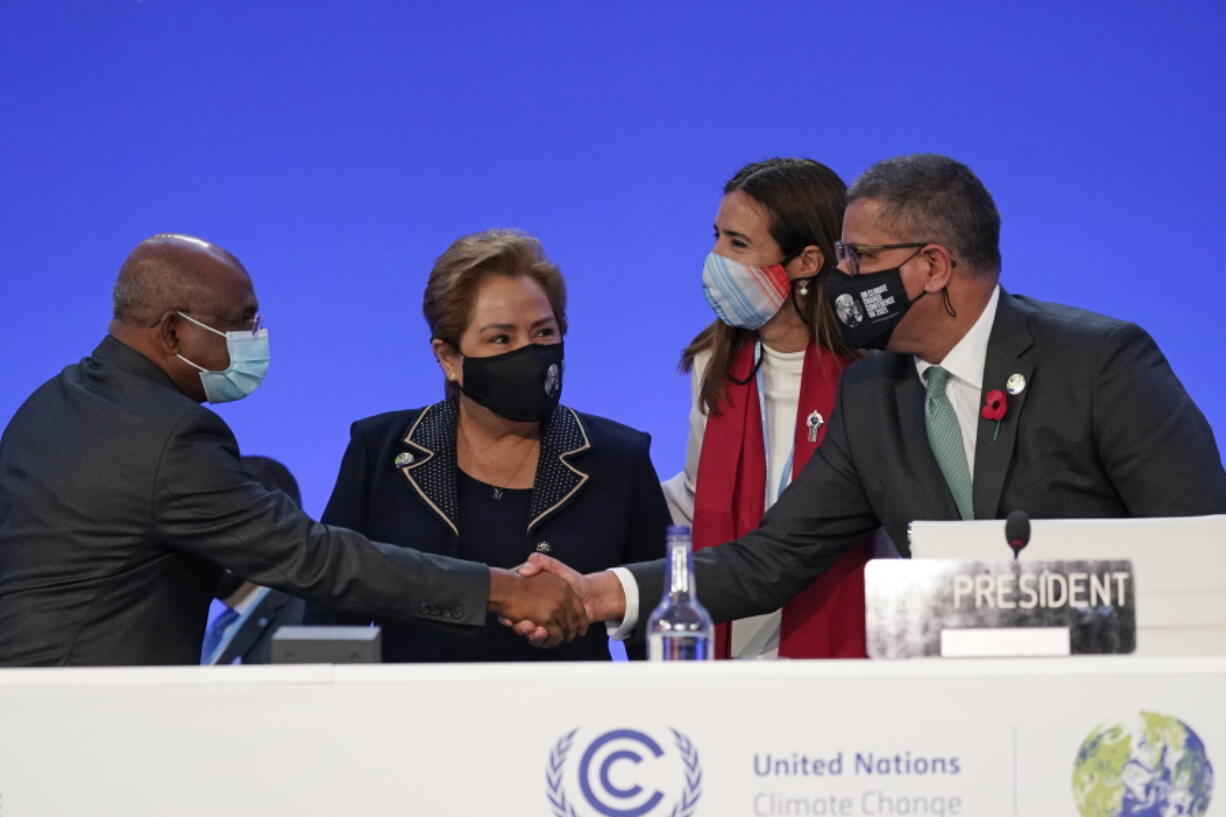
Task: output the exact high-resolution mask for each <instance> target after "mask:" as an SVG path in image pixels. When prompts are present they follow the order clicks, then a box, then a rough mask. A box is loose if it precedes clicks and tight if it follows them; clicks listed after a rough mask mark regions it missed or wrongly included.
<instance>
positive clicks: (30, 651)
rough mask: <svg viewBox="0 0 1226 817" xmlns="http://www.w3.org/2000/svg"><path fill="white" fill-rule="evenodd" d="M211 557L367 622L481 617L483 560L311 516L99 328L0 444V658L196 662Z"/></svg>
mask: <svg viewBox="0 0 1226 817" xmlns="http://www.w3.org/2000/svg"><path fill="white" fill-rule="evenodd" d="M218 565H220V566H224V567H228V568H230V569H231V570H233V571H234V572H235V573H237V574H239V575H240V576H244V577H246V578H249V579H250V580H252V581H254V582H257V583H259V584H263V585H269V586H272V587H277V588H280V589H282V590H286V591H289V592H291V593H295V594H297V595H300V596H302V597H304V598H307V599H310V600H312V601H315V602H318V603H320V604H330V605H333V606H339V607H342V608H345V609H349V610H351V611H353V612H355V613H360V614H362V615H365V616H368V617H369V618H395V619H403V620H423V621H431V622H434V623H436V624H439V625H440V626H443V625H446V626H450V627H455V628H457V629H468V628H469V627H475V626H479V625H483V624H484V623H485V620H486V606H487V602H488V595H489V573H488V570H487V569H486V568H485V567H484V566H482V565H478V564H474V563H471V562H462V561H458V560H456V559H449V558H446V557H442V556H434V555H428V554H422V553H418V552H417V551H414V550H411V549H408V548H404V547H392V546H389V545H382V544H377V543H372V542H370V541H368V540H367V539H366V538H365V537H363V536H360V535H358V534H356V533H354V532H352V531H349V530H346V529H344V528H335V527H329V526H326V525H321V524H319V523H317V522H314V521H312V520H311V519H310V518H309V517H307V516H306V515H305V514H304V513H303V512H302V511H301V510H300V509H299V508H298V507H297V506H296V505H295V504H294V503H293V501H292V500H290V499H289V498H288V497H286V496H285V494H283V493H281V492H280V491H269V490H267V489H265V488H263V487H262V486H261V485H259V483H257V482H254V481H253V480H251V479H250V478H249V477H248V476H247V475H246V474H245V473H244V471H243V468H242V465H241V464H240V463H239V458H238V446H237V444H236V443H235V440H234V437H233V435H232V434H231V433H230V430H229V428H227V426H226V424H225V423H224V422H223V421H222V420H221V418H219V417H218V416H217V415H216V414H214V413H213V412H211V411H209V410H208V409H206V408H204V407H203V406H201V405H199V404H198V403H196V402H195V401H193V400H192V399H191V398H189V397H187V396H185V395H184V394H182V393H181V392H179V391H178V389H177V388H175V386H174V384H173V383H172V382H171V381H170V379H169V378H167V377H166V375H165V374H164V373H163V372H162V371H161V370H160V369H158V368H157V367H156V366H154V365H153V364H152V363H151V362H150V361H149V360H147V359H146V358H145V357H144V356H142V355H140V354H139V353H137V352H136V351H134V350H133V349H130V348H129V347H127V346H125V345H123V344H122V343H120V342H119V341H117V340H115V339H114V338H111V337H108V338H106V339H105V340H103V342H102V343H101V344H100V345H99V346H98V348H97V349H95V350H94V352H93V354H92V355H91V356H90V357H87V358H85V359H84V360H82V361H81V362H80V363H78V364H75V365H72V366H69V367H68V368H66V369H65V370H64V371H63V372H62V373H61V374H60V375H59V376H57V377H55V378H53V379H51V380H50V381H48V382H47V383H45V384H44V385H43V386H41V387H40V388H39V389H38V390H37V391H36V392H34V394H33V395H31V397H30V398H29V399H28V400H27V401H26V402H25V404H23V405H22V407H21V408H20V409H19V410H18V411H17V414H16V415H15V416H14V417H13V420H12V422H10V423H9V425H8V428H7V429H5V432H4V436H3V438H0V665H6V666H13V665H64V664H195V663H198V662H199V660H200V643H201V638H202V635H203V632H204V625H205V618H206V616H207V613H208V608H209V602H210V600H211V599H212V597H213V591H214V590H215V589H216V587H217V581H218V577H219V576H220V572H221V569H220V567H218Z"/></svg>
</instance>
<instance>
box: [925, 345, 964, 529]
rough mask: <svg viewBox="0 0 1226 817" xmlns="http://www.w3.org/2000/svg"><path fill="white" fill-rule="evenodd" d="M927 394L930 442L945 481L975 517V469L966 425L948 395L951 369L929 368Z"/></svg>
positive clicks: (958, 501)
mask: <svg viewBox="0 0 1226 817" xmlns="http://www.w3.org/2000/svg"><path fill="white" fill-rule="evenodd" d="M925 378H926V384H927V390H928V391H927V395H926V396H925V398H924V420H925V421H926V423H927V426H928V445H929V446H931V448H932V454H933V456H935V457H936V458H937V465H939V466H941V473H942V474H944V475H945V482H947V483H948V484H949V490H950V492H951V493H952V494H953V495H954V502H956V503H958V513H960V514H962V518H963V519H974V518H975V503H974V500H973V499H972V496H973V495H972V492H971V470H970V468H968V467H967V465H966V449H965V448H964V447H963V446H962V429H961V427H960V426H959V425H958V415H956V414H954V407H953V404H952V403H950V402H949V398H948V397H946V396H945V384H946V383H948V382H949V372H947V371H945V370H944V369H942V368H941V367H940V366H933V367H931V368H929V369H928V371H927V373H926V375H925Z"/></svg>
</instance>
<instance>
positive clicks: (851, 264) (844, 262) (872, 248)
mask: <svg viewBox="0 0 1226 817" xmlns="http://www.w3.org/2000/svg"><path fill="white" fill-rule="evenodd" d="M932 243H933V242H931V241H907V242H904V243H902V244H845V243H843V242H842V241H836V242H834V255H835V258H837V259H838V261H839V265H840V266H841V267H843V269H844V271H846V273H847V274H848V275H859V274H860V259H861V258H862V257H863V256H864V253H866V252H877V251H878V250H914V249H917V248H919V247H927V246H928V245H929V244H932Z"/></svg>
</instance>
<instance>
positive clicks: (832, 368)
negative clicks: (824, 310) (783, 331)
mask: <svg viewBox="0 0 1226 817" xmlns="http://www.w3.org/2000/svg"><path fill="white" fill-rule="evenodd" d="M754 347H755V344H752V343H747V344H745V346H744V348H742V349H741V351H740V352H739V353H738V354H737V357H736V360H734V361H733V363H732V367H731V369H730V372H729V373H730V374H731V375H732V376H733V377H735V378H736V379H737V380H748V382H747V383H746V384H745V385H743V386H741V385H737V384H735V383H731V382H730V383H729V384H728V400H727V401H726V402H724V403H722V404H721V405H720V412H719V414H711V415H709V416H708V418H707V430H706V433H705V434H704V435H703V438H702V453H701V454H700V456H699V459H698V479H697V483H696V495H695V497H694V549H695V550H700V549H702V548H706V547H713V546H715V545H718V544H722V543H723V542H727V541H730V540H732V539H736V538H738V537H740V536H743V535H744V534H746V533H748V532H749V531H751V530H753V529H754V528H756V527H758V523H759V522H760V521H761V520H762V512H763V511H762V509H763V508H765V507H766V504H765V501H766V443H765V440H763V439H762V412H761V404H760V403H759V400H758V383H757V378H756V377H755V376H754V371H753V368H754ZM850 362H851V361H850V360H848V359H846V358H841V357H839V356H837V355H835V354H833V353H831V352H826V353H824V354H822V355H820V356H819V355H818V353H817V346H816V344H814V343H813V342H810V343H809V347H808V348H807V349H806V350H805V361H804V368H803V370H802V373H801V378H800V401H799V402H798V403H797V406H796V435H795V445H796V448H795V453H794V455H793V457H792V478H793V479H795V478H796V475H797V474H799V473H800V470H801V469H802V468H804V466H805V463H807V462H808V461H809V457H811V456H812V455H813V452H814V451H815V450H816V449H817V447H818V445H820V444H821V441H822V440H823V439H824V438H825V436H826V428H827V426H828V425H829V422H828V421H829V420H830V413H831V412H832V411H833V410H834V400H835V394H836V390H837V388H838V383H839V376H840V375H841V374H842V372H843V369H845V368H846V367H847V365H848V364H849V363H850ZM813 411H817V412H819V413H820V414H821V415H822V417H823V418H824V419H825V420H826V421H827V422H825V423H823V424H822V425H821V427H820V428H819V429H818V433H817V438H816V439H815V440H814V441H813V442H810V441H809V427H808V417H809V415H810V414H811V413H812V412H813ZM870 555H871V553H870V551H869V546H868V543H864V542H862V543H860V544H858V545H856V546H855V547H854V548H853V549H852V550H851V551H849V552H848V553H845V554H844V555H843V557H842V558H841V559H839V561H838V562H836V563H835V564H834V565H833V566H832V567H831V568H830V569H829V570H827V571H826V572H825V573H823V574H822V575H821V576H820V577H818V579H817V581H815V582H813V584H811V585H809V586H808V587H807V588H805V589H804V590H803V591H801V592H800V593H799V594H798V595H796V596H795V597H793V598H792V600H791V601H789V602H788V603H787V604H786V605H784V607H783V625H782V632H781V634H780V641H779V655H780V656H781V657H785V658H864V657H865V656H866V655H867V653H866V652H865V636H864V564H865V562H867V561H868V559H869V556H870ZM699 592H700V593H701V588H700V589H699ZM731 645H732V628H731V626H729V625H728V624H720V625H717V627H716V633H715V654H716V657H717V658H728V657H729V653H730V652H731Z"/></svg>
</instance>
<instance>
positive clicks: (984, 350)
mask: <svg viewBox="0 0 1226 817" xmlns="http://www.w3.org/2000/svg"><path fill="white" fill-rule="evenodd" d="M999 302H1000V284H997V285H996V287H995V288H993V289H992V297H991V298H988V303H987V305H986V306H985V307H984V308H983V312H981V313H979V318H978V319H977V320H976V321H975V324H974V326H972V327H971V328H970V331H968V332H967V333H966V334H965V335H963V336H962V339H961V340H959V341H958V342H957V343H955V344H954V348H952V349H950V350H949V354H947V355H945V359H944V360H942V361H941V364H940V365H941V368H942V369H944V370H945V371H947V372H949V373H950V374H951V375H953V376H954V377H956V378H958V379H959V380H962V381H964V382H966V383H969V384H971V385H972V386H974V387H975V389H976V390H982V389H983V369H984V367H985V366H986V365H987V362H988V340H989V339H990V338H991V336H992V325H993V324H994V323H996V306H997V304H998V303H999ZM935 365H936V364H935V363H928V362H927V361H925V360H924V359H923V358H919V357H917V358H916V359H915V370H916V371H917V372H918V373H919V377H920V380H921V381H923V379H924V372H926V371H928V370H929V369H930V368H932V367H933V366H935Z"/></svg>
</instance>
